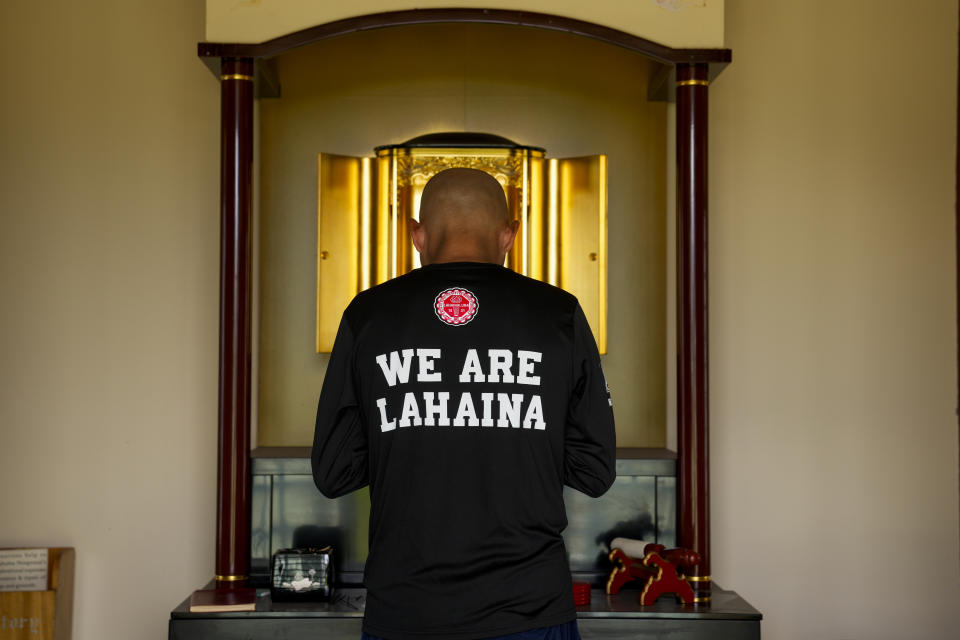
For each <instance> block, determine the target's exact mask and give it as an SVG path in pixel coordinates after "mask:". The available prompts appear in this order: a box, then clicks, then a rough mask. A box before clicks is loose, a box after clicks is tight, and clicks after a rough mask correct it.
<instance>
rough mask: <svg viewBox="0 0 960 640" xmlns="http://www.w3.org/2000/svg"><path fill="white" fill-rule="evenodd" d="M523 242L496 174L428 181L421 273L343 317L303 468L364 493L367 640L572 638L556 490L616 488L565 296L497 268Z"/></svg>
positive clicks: (597, 375)
mask: <svg viewBox="0 0 960 640" xmlns="http://www.w3.org/2000/svg"><path fill="white" fill-rule="evenodd" d="M516 233H517V222H515V221H513V222H512V221H511V220H510V218H509V214H508V211H507V204H506V200H505V198H504V193H503V189H502V188H501V187H500V185H499V183H497V181H496V180H495V179H494V178H493V177H491V176H490V175H488V174H486V173H484V172H482V171H477V170H474V169H448V170H446V171H443V172H441V173H438V174H437V175H436V176H434V177H433V179H431V180H430V182H429V183H428V184H427V185H426V187H425V188H424V191H423V197H422V199H421V208H420V221H419V222H416V221H413V227H412V236H413V242H414V245H415V247H416V248H417V251H419V253H420V256H421V262H422V264H423V265H424V266H423V267H422V268H420V269H416V270H414V271H413V272H411V273H408V274H406V275H403V276H400V277H398V278H395V279H394V280H391V281H389V282H386V283H384V284H381V285H379V286H376V287H373V288H372V289H369V290H367V291H364V292H363V293H360V294H359V295H358V296H357V297H356V298H354V300H353V301H352V302H351V303H350V305H349V307H347V309H346V311H345V312H344V314H343V319H342V321H341V323H340V328H339V331H338V333H337V338H336V340H335V343H334V346H333V353H332V354H331V356H330V364H329V366H328V369H327V375H326V378H325V380H324V383H323V389H322V391H321V393H320V403H319V408H318V410H317V424H316V432H315V435H314V443H313V455H312V464H313V477H314V481H315V482H316V484H317V487H318V488H319V489H320V491H321V492H322V493H323V494H324V495H325V496H327V497H329V498H335V497H338V496H341V495H343V494H345V493H349V492H350V491H353V490H355V489H358V488H360V487H363V486H365V485H367V484H369V485H370V502H371V509H370V546H369V550H370V553H369V557H368V559H367V563H366V569H365V572H364V582H365V584H366V587H367V601H366V611H365V616H364V622H363V632H364V638H385V639H387V640H405V639H408V638H429V639H432V640H447V639H456V640H473V639H478V638H520V637H523V638H530V639H532V638H537V639H538V640H567V639H577V638H579V634H578V633H577V629H576V609H575V607H574V604H573V596H572V587H571V577H570V568H569V562H568V560H567V554H566V550H565V548H564V545H563V539H562V537H561V535H560V533H561V531H562V530H563V529H564V527H566V524H567V521H566V512H565V510H564V504H563V491H562V489H563V485H564V484H567V485H569V486H571V487H573V488H575V489H578V490H580V491H582V492H584V493H586V494H587V495H590V496H594V497H596V496H599V495H601V494H603V493H604V492H605V491H606V490H607V489H608V488H609V487H610V485H611V484H612V483H613V480H614V475H615V452H614V449H615V437H614V426H613V410H612V408H611V401H610V398H609V394H608V392H607V389H606V384H605V381H604V378H603V372H602V371H601V369H600V356H599V354H598V353H597V347H596V343H595V342H594V339H593V335H592V334H591V332H590V328H589V327H588V326H587V321H586V319H585V317H584V315H583V311H582V310H581V309H580V305H579V304H578V303H577V300H576V298H575V297H573V296H572V295H570V294H568V293H566V292H564V291H562V290H561V289H558V288H556V287H553V286H550V285H547V284H544V283H541V282H538V281H536V280H532V279H530V278H526V277H524V276H521V275H519V274H516V273H514V272H513V271H510V270H508V269H506V268H505V267H504V266H503V261H504V258H505V257H506V254H507V252H508V251H509V250H510V247H511V246H512V244H513V240H514V237H515V236H516ZM520 634H522V635H520Z"/></svg>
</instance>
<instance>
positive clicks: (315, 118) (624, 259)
mask: <svg viewBox="0 0 960 640" xmlns="http://www.w3.org/2000/svg"><path fill="white" fill-rule="evenodd" d="M333 61H335V62H333ZM278 70H279V74H280V78H281V82H282V85H283V97H282V98H280V99H265V100H261V101H260V111H261V137H262V145H261V147H262V154H261V165H262V173H261V183H262V196H261V200H260V203H261V217H260V223H261V228H262V233H261V238H260V240H261V245H260V261H261V268H260V276H261V278H260V287H261V288H260V293H261V295H260V300H261V308H260V323H261V324H260V334H259V335H260V351H259V355H260V360H259V364H260V375H259V442H260V444H261V445H283V446H304V445H309V444H311V443H312V442H313V423H314V418H315V415H316V402H317V395H318V393H319V390H320V386H321V384H322V381H323V374H324V371H325V368H326V362H327V357H328V356H326V355H317V354H316V353H314V344H315V342H314V340H315V338H314V337H315V323H316V320H315V315H314V314H315V304H316V254H317V248H316V226H317V222H316V216H317V195H316V194H317V175H316V166H317V153H318V152H321V151H323V152H327V153H338V154H348V155H368V156H369V155H372V154H373V147H374V146H376V145H379V144H391V143H398V142H403V141H404V140H407V139H409V138H412V137H414V136H417V135H420V134H423V133H432V132H436V131H463V130H467V131H483V132H489V133H496V134H499V135H503V136H506V137H508V138H511V139H513V140H516V141H517V142H520V143H522V144H530V145H535V146H542V147H546V149H547V154H548V155H549V156H551V157H568V156H582V155H590V154H597V153H606V154H608V160H609V163H608V166H609V184H610V189H609V215H608V225H609V262H610V264H611V265H613V266H612V267H611V269H610V270H609V287H608V291H609V296H608V298H609V322H608V331H609V333H608V337H609V343H608V344H609V348H608V353H607V355H605V356H603V363H604V369H605V371H606V375H607V379H608V380H609V382H610V386H611V388H612V391H613V395H614V408H615V411H616V416H617V422H618V439H619V443H620V444H621V446H648V447H662V446H664V445H665V443H666V442H665V426H664V420H665V404H666V396H665V375H664V369H663V362H664V359H665V355H664V354H665V342H664V341H665V330H666V329H665V324H666V318H665V293H664V287H665V279H666V275H665V270H666V264H665V255H664V251H665V250H664V237H665V234H666V230H665V206H666V204H665V202H666V192H665V165H664V157H665V153H666V151H665V143H666V133H665V131H666V123H665V118H666V108H665V104H664V103H662V102H659V103H650V102H647V101H646V84H647V83H646V76H647V72H648V63H647V62H646V60H644V59H643V58H641V57H640V56H638V55H636V54H633V53H630V52H628V51H624V50H622V49H617V48H613V47H609V46H606V45H602V44H600V43H596V42H593V41H589V40H586V39H582V38H576V37H572V36H569V35H564V34H557V33H550V32H545V31H536V30H530V29H522V28H516V27H497V26H491V25H472V26H471V25H454V26H450V25H442V26H441V25H432V26H422V27H408V28H396V29H390V30H384V31H379V32H367V33H361V34H357V35H354V36H348V37H343V38H337V39H334V40H330V41H325V42H322V43H319V44H317V45H314V46H311V47H308V48H304V49H302V50H299V51H296V52H293V53H291V54H288V55H285V56H282V57H280V58H279V59H278ZM598 70H600V71H602V73H601V72H598ZM627 79H629V81H627Z"/></svg>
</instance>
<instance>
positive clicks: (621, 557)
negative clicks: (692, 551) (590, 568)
mask: <svg viewBox="0 0 960 640" xmlns="http://www.w3.org/2000/svg"><path fill="white" fill-rule="evenodd" d="M647 546H648V547H649V546H651V545H647ZM658 546H659V545H658ZM660 548H661V549H662V548H663V547H662V546H661V547H660ZM644 551H646V549H644ZM607 558H608V559H609V560H610V562H613V563H614V564H615V565H616V566H615V567H614V568H613V571H611V572H610V577H609V578H607V588H606V592H607V594H609V595H613V594H615V593H619V592H620V589H621V588H622V587H623V585H625V584H627V583H628V582H633V581H634V580H646V579H648V578H651V577H653V569H651V568H649V567H647V566H645V565H644V564H643V561H642V560H637V559H636V558H631V557H630V556H628V555H627V554H626V553H624V552H623V551H622V550H621V549H616V548H614V549H611V550H610V553H609V554H608V555H607Z"/></svg>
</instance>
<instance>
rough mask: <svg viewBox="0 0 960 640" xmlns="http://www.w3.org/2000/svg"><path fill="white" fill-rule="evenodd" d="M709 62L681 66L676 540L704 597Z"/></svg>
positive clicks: (707, 484) (706, 595)
mask: <svg viewBox="0 0 960 640" xmlns="http://www.w3.org/2000/svg"><path fill="white" fill-rule="evenodd" d="M707 85H708V82H707V65H705V64H680V65H677V87H676V91H677V324H678V326H677V450H678V451H677V454H678V460H677V467H678V468H677V485H678V509H679V522H678V531H677V534H678V535H677V538H678V540H677V542H678V545H679V546H681V547H687V548H691V549H695V550H696V551H698V552H699V553H700V556H701V558H702V562H701V563H700V565H699V566H698V567H696V570H695V571H693V577H692V578H691V579H692V581H693V585H692V586H693V587H694V590H695V591H696V592H697V599H698V602H704V603H705V602H709V601H710V460H709V455H710V449H709V431H710V429H709V420H710V411H709V394H708V388H707V383H708V375H707V373H708V352H709V349H708V347H709V345H708V342H707Z"/></svg>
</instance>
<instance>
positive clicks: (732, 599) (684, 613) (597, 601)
mask: <svg viewBox="0 0 960 640" xmlns="http://www.w3.org/2000/svg"><path fill="white" fill-rule="evenodd" d="M257 596H258V597H257V610H256V611H229V612H220V613H190V597H189V596H188V597H187V598H186V600H184V601H183V602H181V603H180V605H179V606H178V607H177V608H176V609H174V610H173V611H171V612H170V617H171V618H172V619H209V618H220V619H231V620H243V619H251V618H362V617H363V608H364V602H365V600H366V589H363V588H357V587H353V588H341V589H337V590H336V591H335V592H334V596H333V599H332V600H331V601H330V602H276V603H275V602H273V600H272V599H271V598H270V590H269V589H258V590H257ZM639 596H640V591H639V590H636V589H629V590H628V589H624V590H622V591H621V592H620V593H618V594H616V595H611V596H608V595H606V594H605V593H604V592H603V590H602V589H593V590H591V592H590V604H589V605H586V606H582V607H577V618H578V619H579V620H585V619H588V618H638V619H642V618H648V619H657V618H659V619H686V620H756V621H759V620H760V619H761V618H762V615H761V614H760V612H759V611H757V610H756V609H754V608H753V607H752V606H751V605H750V603H748V602H747V601H746V600H744V599H743V598H741V597H740V596H739V595H737V593H736V592H735V591H726V590H723V589H720V588H718V587H717V586H716V585H714V587H713V591H712V594H711V602H710V604H709V605H683V604H677V603H676V602H675V600H674V599H673V598H669V597H662V598H660V600H658V601H657V603H656V604H655V605H653V606H650V607H642V606H640V605H639V604H638V602H637V600H638V598H639Z"/></svg>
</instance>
